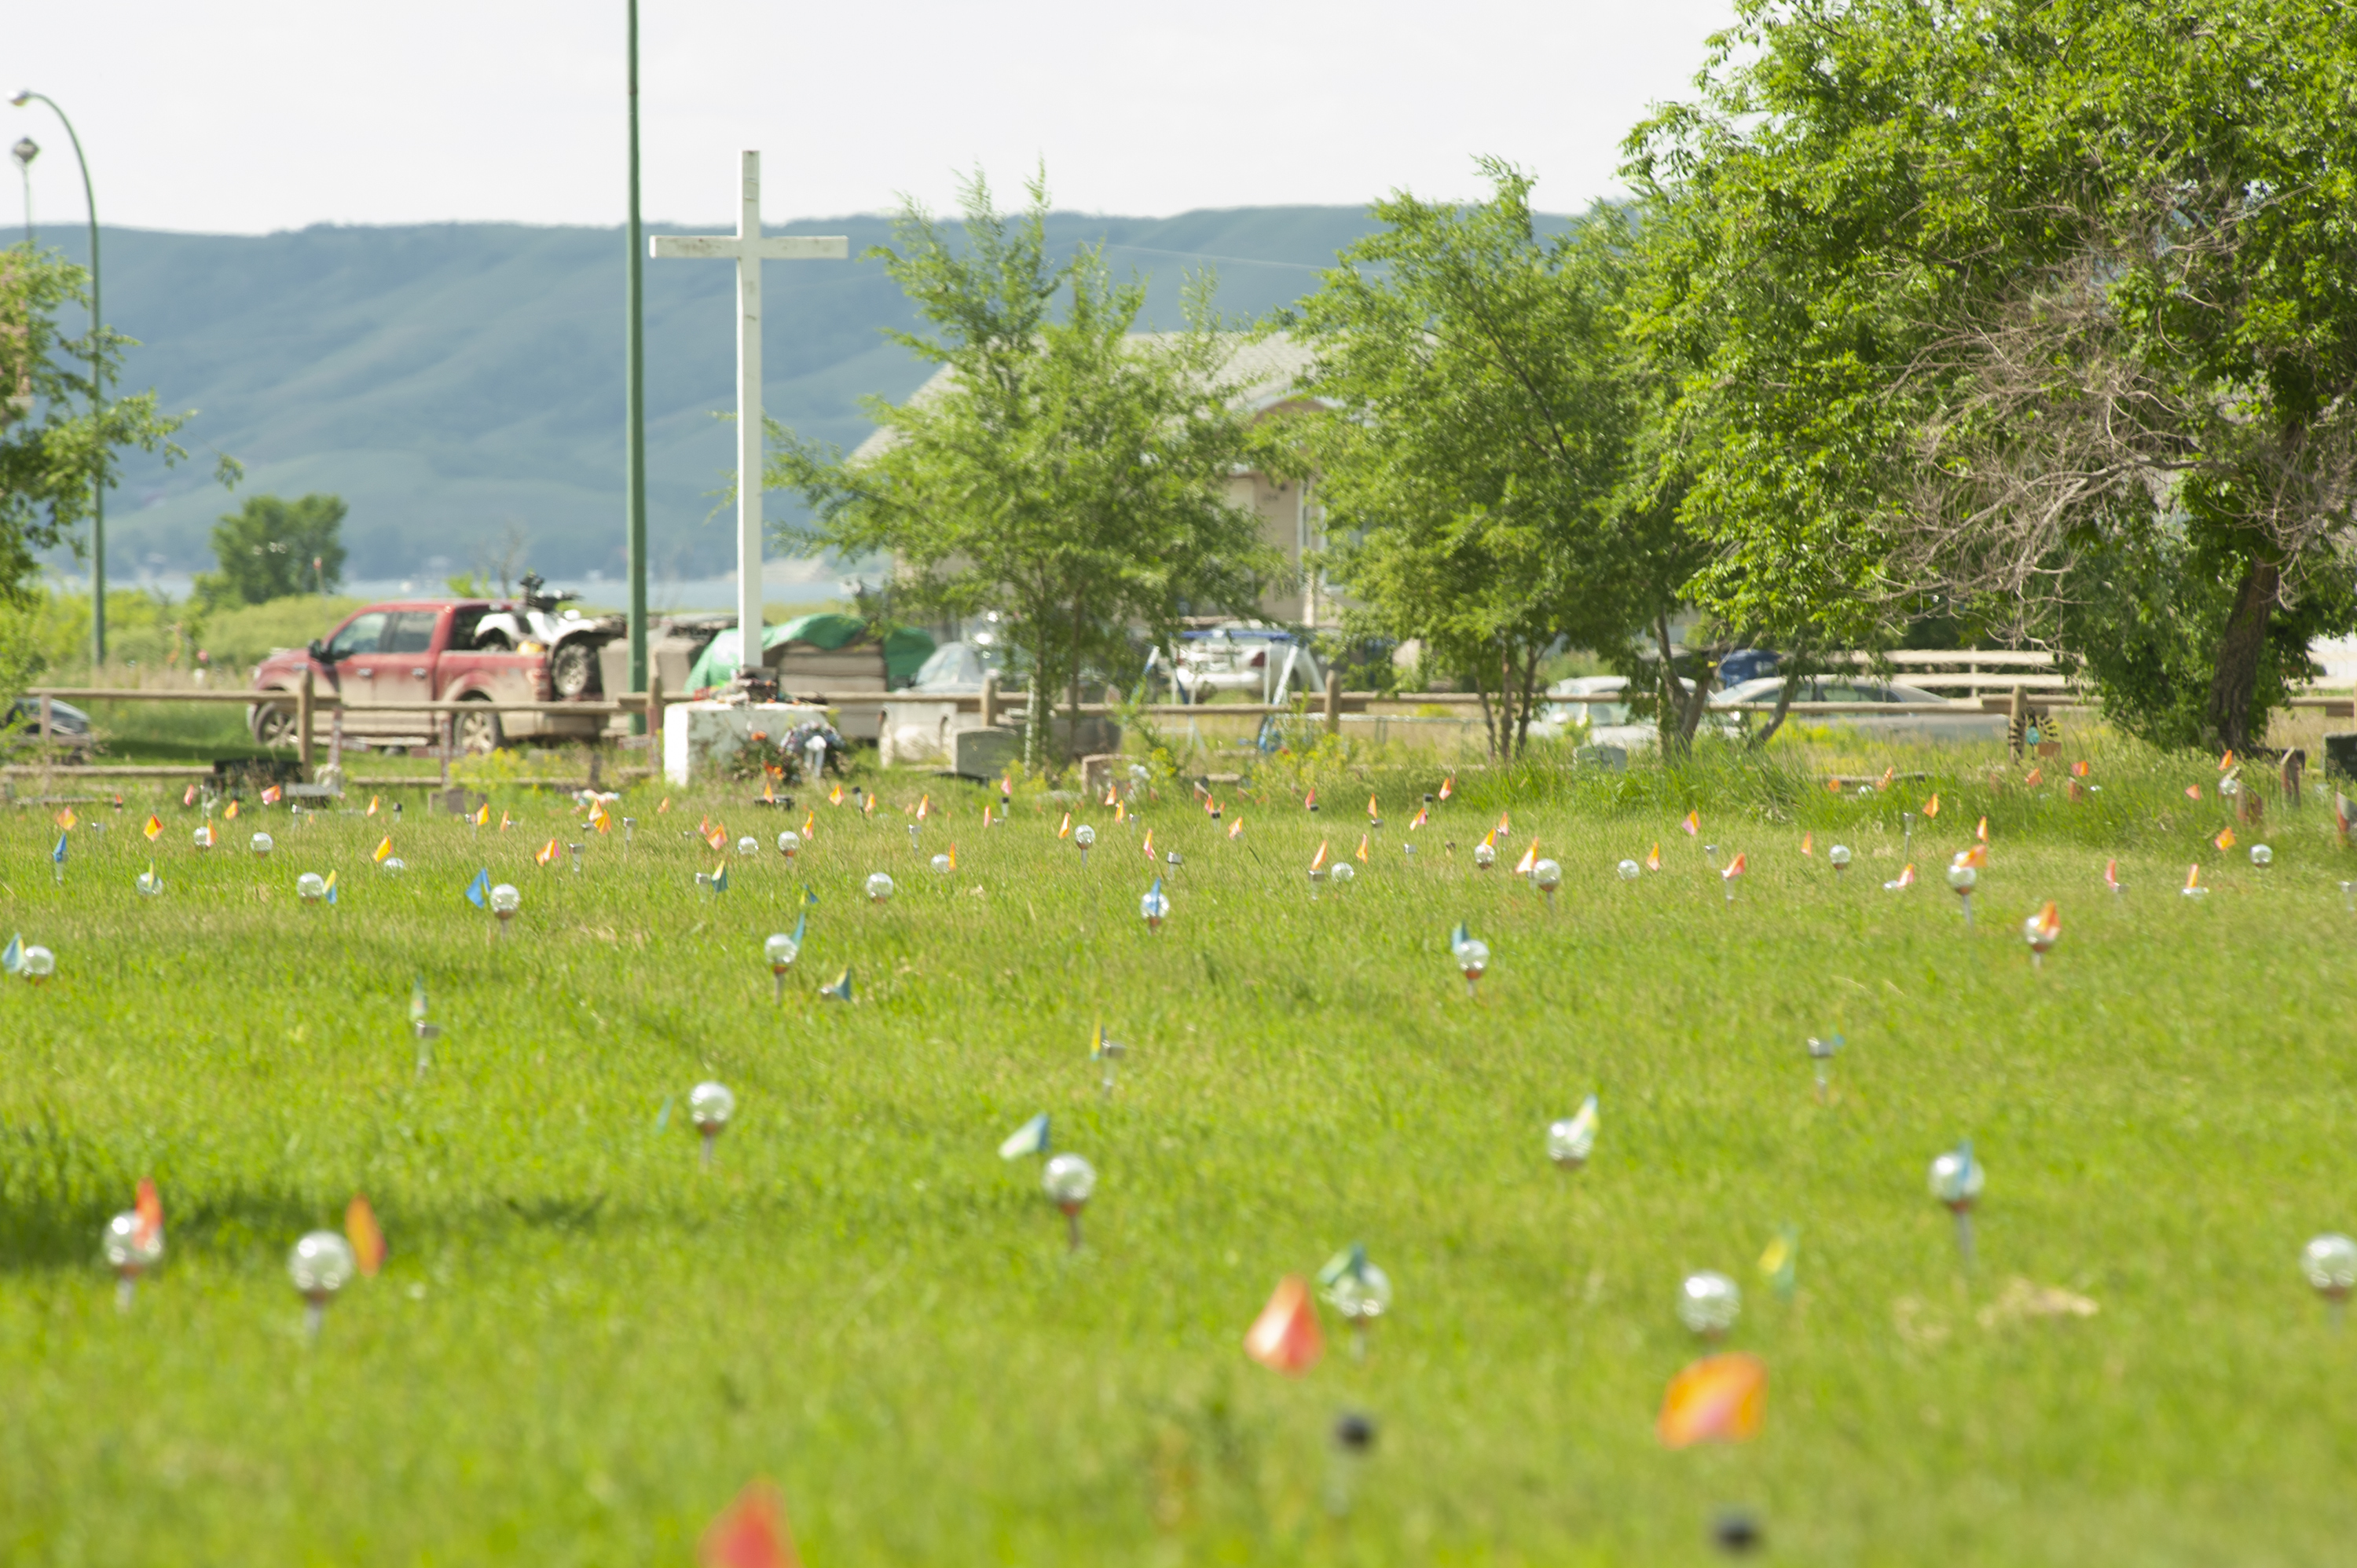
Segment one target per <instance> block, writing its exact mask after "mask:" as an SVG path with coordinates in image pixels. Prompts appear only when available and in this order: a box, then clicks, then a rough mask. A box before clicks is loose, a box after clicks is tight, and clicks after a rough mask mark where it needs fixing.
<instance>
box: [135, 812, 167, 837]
mask: <svg viewBox="0 0 2357 1568" xmlns="http://www.w3.org/2000/svg"><path fill="white" fill-rule="evenodd" d="M139 831H140V832H143V833H145V834H146V835H147V842H148V843H155V842H156V840H157V839H159V838H162V837H163V836H164V819H163V818H161V817H158V816H153V815H151V816H149V817H148V819H147V825H146V826H145V827H144V828H141V829H140V830H139Z"/></svg>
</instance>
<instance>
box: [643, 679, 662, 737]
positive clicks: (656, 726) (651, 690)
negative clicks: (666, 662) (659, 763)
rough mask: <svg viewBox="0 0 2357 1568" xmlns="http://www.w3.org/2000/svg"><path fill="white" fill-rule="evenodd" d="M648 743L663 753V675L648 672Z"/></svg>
mask: <svg viewBox="0 0 2357 1568" xmlns="http://www.w3.org/2000/svg"><path fill="white" fill-rule="evenodd" d="M647 737H648V738H647V744H648V745H649V746H652V747H654V750H655V754H656V755H657V756H658V757H660V756H662V676H660V675H657V674H655V673H654V672H653V671H648V673H647Z"/></svg>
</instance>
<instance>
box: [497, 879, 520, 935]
mask: <svg viewBox="0 0 2357 1568" xmlns="http://www.w3.org/2000/svg"><path fill="white" fill-rule="evenodd" d="M521 908H523V895H522V894H521V893H519V892H517V891H516V890H515V888H514V887H513V886H511V884H509V883H505V882H502V883H500V885H499V886H497V887H494V888H492V889H491V913H492V914H494V915H497V916H498V917H499V918H500V924H501V925H503V926H504V925H506V924H507V923H508V922H509V921H510V920H512V919H514V918H515V914H516V911H517V910H518V909H521Z"/></svg>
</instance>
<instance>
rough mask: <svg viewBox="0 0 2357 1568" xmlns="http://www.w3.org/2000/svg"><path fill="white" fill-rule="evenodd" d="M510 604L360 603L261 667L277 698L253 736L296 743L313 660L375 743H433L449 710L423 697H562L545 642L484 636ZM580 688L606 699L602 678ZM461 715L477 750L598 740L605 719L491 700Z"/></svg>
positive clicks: (349, 716) (460, 733) (257, 708)
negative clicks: (435, 710)
mask: <svg viewBox="0 0 2357 1568" xmlns="http://www.w3.org/2000/svg"><path fill="white" fill-rule="evenodd" d="M504 608H506V607H503V606H496V605H493V604H492V603H490V601H488V600H484V599H458V600H455V601H454V600H449V599H396V600H392V601H389V602H387V603H384V604H379V605H371V606H369V607H367V608H366V609H363V610H361V611H359V612H357V613H356V614H354V615H353V616H351V617H350V618H349V619H347V620H346V621H345V622H344V623H343V624H342V625H341V626H339V627H338V628H336V629H335V631H334V632H333V633H332V634H331V635H329V636H328V638H326V639H323V640H321V641H318V642H315V643H313V644H312V645H311V646H310V647H309V648H308V649H307V650H305V649H291V648H290V649H282V650H279V651H278V652H276V653H274V654H272V655H271V656H270V657H269V658H267V659H265V660H263V661H262V664H261V666H260V668H258V669H257V670H255V671H254V674H253V686H254V690H255V691H256V692H257V693H266V694H268V696H269V697H272V698H275V699H277V700H274V701H270V700H265V701H261V702H257V703H254V704H253V707H252V708H251V709H250V710H249V714H248V723H249V724H250V725H251V726H252V728H253V738H254V739H255V740H256V741H257V742H259V743H260V744H262V745H264V746H292V745H294V744H295V740H296V735H295V725H296V714H295V694H296V693H297V692H298V691H300V690H301V689H302V685H303V671H305V670H309V671H311V672H312V674H313V676H314V678H315V686H314V690H316V691H317V692H318V693H321V694H323V695H324V694H328V693H332V694H334V695H336V696H338V697H339V698H341V699H342V702H343V724H344V735H345V736H346V738H348V739H350V740H354V741H358V742H361V743H363V744H368V745H388V744H393V743H400V742H406V743H408V744H410V745H429V744H431V743H432V742H433V741H434V740H435V738H436V729H437V725H436V719H437V718H439V717H440V716H441V715H439V714H432V713H427V712H424V711H422V710H420V709H418V708H416V707H414V706H413V705H411V704H414V703H429V702H443V703H501V702H511V703H521V702H554V701H555V700H556V698H555V695H554V691H553V689H552V686H551V683H550V680H549V665H550V656H549V654H548V652H547V650H545V649H541V648H537V647H535V646H534V645H533V644H532V643H529V642H527V643H525V644H524V645H523V647H522V649H521V650H513V651H511V650H510V649H509V646H508V639H507V638H506V637H505V636H502V635H500V633H498V632H497V631H493V632H491V633H490V634H489V635H488V636H486V637H485V638H484V639H482V640H481V642H480V643H479V642H478V639H477V637H476V628H477V627H478V626H479V624H480V623H481V621H482V620H483V618H484V617H485V616H486V615H488V614H490V612H492V611H493V610H495V609H504ZM502 619H505V618H504V617H502ZM579 697H580V700H582V701H586V702H593V703H594V702H597V701H600V700H601V699H600V697H599V695H598V693H597V690H596V687H595V685H594V683H592V684H591V685H590V687H589V689H588V690H587V691H584V692H582V693H579ZM454 718H455V720H456V730H455V733H454V735H453V736H452V739H453V740H454V741H455V742H456V743H457V746H459V747H460V748H462V749H464V750H467V751H471V752H484V751H490V750H492V749H493V748H495V747H497V746H500V745H502V744H504V743H505V742H507V741H509V740H511V739H522V738H524V737H527V736H546V737H562V738H568V739H581V740H587V739H594V738H595V737H596V736H597V734H598V732H599V730H601V729H602V728H603V727H604V722H605V721H604V719H603V717H602V716H601V715H599V714H580V715H578V716H576V715H574V714H496V713H493V712H491V711H490V709H489V707H486V708H485V709H484V711H483V712H481V713H479V714H471V713H464V712H462V713H459V714H456V715H454ZM321 722H322V723H324V722H325V715H324V714H323V715H322V719H321Z"/></svg>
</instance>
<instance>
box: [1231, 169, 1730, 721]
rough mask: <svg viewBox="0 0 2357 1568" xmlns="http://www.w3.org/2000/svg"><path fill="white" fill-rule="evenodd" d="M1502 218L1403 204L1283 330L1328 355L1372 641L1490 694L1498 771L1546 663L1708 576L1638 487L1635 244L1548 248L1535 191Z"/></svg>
mask: <svg viewBox="0 0 2357 1568" xmlns="http://www.w3.org/2000/svg"><path fill="white" fill-rule="evenodd" d="M1483 168H1484V170H1485V172H1486V173H1487V174H1488V176H1489V177H1490V180H1491V199H1489V200H1487V201H1484V202H1479V203H1475V204H1472V205H1470V206H1464V207H1459V206H1456V205H1454V204H1450V203H1442V202H1429V201H1424V200H1420V199H1417V198H1415V197H1414V196H1412V195H1409V194H1407V193H1405V192H1401V193H1397V194H1394V196H1392V197H1391V198H1389V199H1386V200H1383V201H1381V202H1378V203H1376V204H1375V206H1374V208H1373V209H1372V211H1373V215H1374V217H1375V218H1376V219H1378V220H1380V221H1382V222H1383V225H1384V227H1383V229H1382V230H1381V231H1378V232H1376V233H1373V234H1371V235H1369V236H1367V237H1366V238H1365V239H1362V240H1361V241H1359V242H1356V243H1354V244H1352V245H1351V247H1350V248H1349V249H1348V250H1346V251H1344V252H1342V254H1341V256H1340V265H1339V266H1337V267H1336V268H1335V269H1333V270H1332V271H1330V272H1328V273H1327V274H1324V275H1323V278H1322V280H1321V282H1320V285H1319V286H1318V290H1317V292H1316V293H1314V294H1312V295H1309V297H1308V298H1307V299H1305V300H1304V301H1302V303H1301V304H1300V306H1298V307H1297V309H1296V310H1294V311H1292V312H1289V313H1286V314H1285V315H1282V316H1280V317H1278V323H1279V325H1282V326H1284V327H1286V328H1288V329H1290V330H1292V331H1293V332H1295V333H1296V334H1297V335H1298V336H1299V337H1300V338H1302V339H1303V340H1304V341H1305V342H1306V343H1308V345H1309V346H1310V347H1311V348H1312V349H1314V350H1315V352H1316V355H1317V359H1316V362H1315V365H1314V368H1313V369H1312V370H1311V371H1310V372H1309V373H1308V375H1307V376H1305V377H1304V378H1303V380H1302V382H1301V390H1302V391H1303V392H1307V393H1309V394H1311V395H1313V396H1314V397H1316V398H1318V399H1319V400H1321V401H1322V402H1323V403H1325V404H1326V405H1327V409H1326V412H1323V413H1317V414H1312V415H1308V416H1304V418H1303V420H1302V422H1301V423H1300V424H1299V425H1298V432H1297V433H1298V435H1299V437H1300V439H1301V441H1302V444H1303V449H1304V451H1305V453H1306V454H1307V456H1308V458H1309V460H1310V461H1311V462H1312V463H1313V464H1314V466H1315V467H1316V468H1317V470H1318V473H1319V474H1320V476H1321V478H1320V479H1319V496H1320V499H1321V500H1322V502H1323V505H1324V507H1325V510H1326V512H1327V520H1328V532H1329V537H1330V538H1333V539H1334V540H1335V541H1336V544H1335V546H1334V549H1333V558H1332V569H1333V573H1334V575H1335V577H1336V579H1337V581H1338V582H1339V583H1340V585H1342V586H1343V588H1344V589H1345V591H1346V592H1347V593H1348V595H1349V596H1350V598H1351V609H1350V610H1349V611H1348V614H1349V615H1350V617H1351V618H1352V620H1353V621H1354V622H1355V623H1356V625H1357V626H1358V628H1361V629H1363V630H1367V631H1372V632H1378V633H1381V634H1383V635H1387V636H1391V637H1396V638H1400V639H1407V638H1415V639H1420V640H1421V641H1422V642H1423V644H1424V647H1425V649H1426V657H1427V659H1429V660H1433V661H1435V662H1437V663H1439V664H1441V665H1442V666H1444V667H1446V668H1447V669H1448V670H1449V671H1452V672H1453V673H1455V674H1457V675H1458V676H1460V677H1462V678H1464V679H1466V680H1468V681H1469V682H1471V683H1472V685H1473V687H1474V689H1475V690H1476V691H1477V692H1478V693H1480V695H1481V699H1482V709H1483V713H1484V714H1485V716H1486V718H1487V720H1488V724H1489V734H1490V746H1491V754H1492V755H1493V756H1496V755H1511V754H1512V753H1514V752H1516V751H1518V750H1519V749H1520V748H1521V746H1522V745H1523V740H1524V737H1525V736H1526V735H1527V733H1528V729H1529V725H1530V719H1531V714H1532V710H1533V705H1534V704H1533V699H1534V692H1535V689H1536V687H1537V684H1538V670H1539V664H1540V660H1542V658H1544V655H1545V653H1546V651H1547V650H1548V649H1549V648H1550V647H1552V646H1554V645H1555V643H1557V642H1558V641H1560V640H1563V639H1569V641H1570V642H1571V643H1572V644H1573V645H1574V646H1578V647H1585V648H1590V649H1595V650H1599V651H1603V652H1607V653H1608V654H1610V653H1617V652H1619V651H1620V650H1625V649H1626V648H1628V646H1629V645H1630V643H1631V639H1633V638H1634V637H1636V636H1637V635H1638V634H1640V633H1641V632H1643V631H1644V630H1646V629H1647V628H1649V627H1651V626H1652V625H1654V624H1655V623H1656V622H1658V623H1659V624H1660V627H1661V630H1662V638H1663V641H1664V642H1666V639H1667V618H1668V616H1669V614H1670V612H1671V611H1672V610H1674V608H1675V607H1676V604H1677V595H1676V589H1677V586H1678V584H1679V583H1680V582H1681V581H1682V580H1683V579H1684V576H1685V575H1687V574H1688V573H1689V572H1690V571H1691V570H1692V569H1693V566H1694V564H1695V563H1694V562H1693V561H1692V560H1690V559H1689V558H1688V556H1689V552H1688V550H1687V548H1686V547H1685V545H1684V542H1683V541H1682V540H1681V538H1680V537H1679V536H1678V534H1677V532H1676V531H1675V530H1674V528H1673V527H1672V526H1670V522H1669V516H1668V509H1667V508H1665V507H1663V506H1661V505H1659V504H1657V503H1655V502H1654V501H1653V500H1652V499H1651V498H1650V497H1648V496H1645V495H1641V494H1640V495H1636V496H1635V499H1634V500H1633V502H1632V500H1631V494H1632V492H1631V477H1632V470H1631V458H1632V454H1633V452H1634V451H1635V446H1634V445H1633V442H1634V438H1635V436H1636V435H1637V434H1638V432H1639V429H1640V424H1641V413H1642V408H1643V398H1642V389H1641V387H1639V386H1638V385H1637V384H1636V383H1635V382H1634V381H1632V379H1631V375H1630V373H1629V371H1630V367H1629V364H1628V361H1627V360H1626V357H1625V356H1624V355H1623V353H1622V351H1621V343H1620V296H1621V293H1622V291H1623V288H1624V286H1625V268H1624V263H1623V259H1622V257H1623V251H1624V248H1625V240H1626V236H1625V233H1624V231H1623V225H1622V221H1621V219H1620V215H1619V214H1618V213H1616V212H1614V211H1613V210H1611V209H1598V211H1596V212H1593V213H1591V214H1589V215H1588V216H1587V218H1585V219H1583V220H1580V221H1579V222H1577V223H1575V224H1573V225H1572V226H1571V227H1570V228H1569V229H1568V230H1567V231H1565V232H1563V233H1561V234H1558V235H1556V236H1555V237H1553V238H1542V237H1541V236H1540V235H1539V233H1538V231H1537V228H1536V225H1535V223H1534V219H1533V215H1532V212H1531V207H1530V190H1531V183H1532V182H1531V180H1530V178H1529V177H1527V176H1526V175H1523V173H1521V172H1520V171H1518V170H1516V169H1514V168H1513V167H1512V166H1509V165H1506V164H1503V163H1500V162H1496V161H1486V162H1485V163H1484V164H1483Z"/></svg>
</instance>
